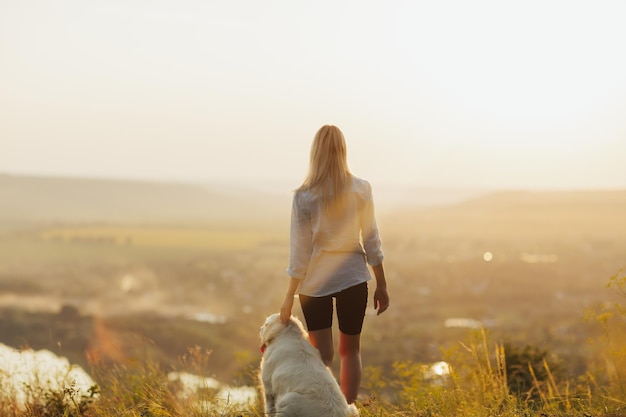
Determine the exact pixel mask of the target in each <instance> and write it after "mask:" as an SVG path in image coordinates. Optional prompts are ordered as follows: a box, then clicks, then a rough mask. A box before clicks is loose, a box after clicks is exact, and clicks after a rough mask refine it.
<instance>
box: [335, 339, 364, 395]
mask: <svg viewBox="0 0 626 417" xmlns="http://www.w3.org/2000/svg"><path fill="white" fill-rule="evenodd" d="M339 357H340V359H341V371H340V381H341V384H340V385H341V391H342V392H343V395H344V396H345V397H346V400H347V401H348V403H349V404H350V403H353V402H354V401H355V400H356V398H357V395H358V394H359V387H360V385H361V373H362V370H361V366H362V365H361V335H360V334H357V335H348V334H345V333H343V332H341V331H340V332H339Z"/></svg>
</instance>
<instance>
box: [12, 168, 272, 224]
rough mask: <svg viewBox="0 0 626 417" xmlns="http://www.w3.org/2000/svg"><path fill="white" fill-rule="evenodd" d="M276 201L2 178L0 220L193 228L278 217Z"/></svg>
mask: <svg viewBox="0 0 626 417" xmlns="http://www.w3.org/2000/svg"><path fill="white" fill-rule="evenodd" d="M276 200H280V198H278V199H276V198H273V196H269V197H268V196H266V195H264V194H263V195H262V194H261V193H257V192H255V191H254V190H229V189H226V188H219V189H218V187H209V186H202V185H194V184H183V183H159V182H141V181H125V180H110V179H85V178H61V177H29V176H12V175H0V221H23V222H30V221H36V222H41V221H45V222H124V223H136V222H185V223H189V222H211V221H215V220H220V221H223V220H229V219H231V220H232V219H258V218H259V217H266V216H270V215H271V214H272V213H275V212H276V210H277V209H278V207H277V204H276ZM280 201H281V202H282V200H280ZM251 207H253V208H254V209H253V210H251Z"/></svg>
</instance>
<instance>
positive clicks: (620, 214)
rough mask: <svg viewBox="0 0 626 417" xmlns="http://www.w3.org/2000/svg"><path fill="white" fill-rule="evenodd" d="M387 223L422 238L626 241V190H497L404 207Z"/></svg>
mask: <svg viewBox="0 0 626 417" xmlns="http://www.w3.org/2000/svg"><path fill="white" fill-rule="evenodd" d="M383 221H384V223H385V224H386V226H388V227H389V228H391V229H393V231H394V232H398V233H402V232H403V230H402V229H403V228H404V232H405V233H415V235H417V236H419V235H420V234H427V235H432V234H433V233H434V234H440V235H441V234H447V235H449V236H451V237H455V236H456V237H467V236H470V235H471V236H477V237H478V236H485V237H488V236H489V237H494V236H501V237H503V238H513V239H514V238H515V237H516V236H519V237H521V236H529V235H533V236H538V235H544V236H553V237H558V236H560V237H561V238H565V239H567V237H568V236H570V237H574V236H576V237H584V236H612V237H617V238H620V240H625V241H626V190H613V191H609V190H598V191H498V192H492V193H488V194H485V195H481V196H478V197H474V198H470V199H467V200H465V201H462V202H459V203H456V204H450V205H446V206H440V207H434V208H433V207H429V208H415V209H405V210H399V211H397V212H396V213H394V215H393V216H392V217H391V216H389V217H387V218H385V219H384V220H383ZM387 223H388V225H387Z"/></svg>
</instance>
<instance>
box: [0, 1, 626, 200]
mask: <svg viewBox="0 0 626 417" xmlns="http://www.w3.org/2000/svg"><path fill="white" fill-rule="evenodd" d="M625 21H626V2H625V1H622V0H618V1H601V0H599V1H591V0H589V1H571V0H565V1H550V0H541V1H529V0H525V1H502V0H498V1H490V2H489V1H466V0H463V1H421V2H420V1H298V0H284V1H273V0H262V1H259V0H229V1H210V0H177V1H173V0H170V1H157V0H102V1H100V0H98V1H91V0H54V1H50V0H41V1H31V0H0V173H1V172H5V173H15V174H18V173H29V174H54V175H71V176H97V177H116V178H140V179H159V180H163V179H165V180H191V181H216V180H218V181H220V180H228V181H233V180H241V179H243V180H250V181H258V180H262V181H267V182H274V181H280V182H284V183H288V184H291V185H293V186H296V185H297V184H298V183H299V182H300V181H301V179H302V178H303V176H304V174H305V172H306V169H307V164H308V152H309V147H310V143H311V140H312V138H313V135H314V133H315V131H316V130H317V129H318V128H319V127H320V126H321V125H322V124H326V123H332V124H336V125H338V126H339V127H340V128H341V129H342V130H343V131H344V134H345V135H346V139H347V142H348V157H349V162H350V165H351V167H352V169H353V171H354V172H355V173H356V174H357V175H360V176H362V177H365V178H367V179H369V180H371V181H372V182H374V183H402V184H406V183H415V184H417V185H430V186H440V185H443V186H453V187H465V186H472V187H498V188H508V187H516V188H519V187H522V188H562V187H566V188H590V187H603V188H605V187H621V188H626V53H625V48H626V24H624V22H625Z"/></svg>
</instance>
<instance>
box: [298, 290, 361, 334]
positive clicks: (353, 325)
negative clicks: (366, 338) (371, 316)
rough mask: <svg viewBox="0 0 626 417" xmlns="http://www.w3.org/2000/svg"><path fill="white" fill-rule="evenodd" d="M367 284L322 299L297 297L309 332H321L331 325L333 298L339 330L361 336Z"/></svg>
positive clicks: (305, 296)
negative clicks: (335, 304)
mask: <svg viewBox="0 0 626 417" xmlns="http://www.w3.org/2000/svg"><path fill="white" fill-rule="evenodd" d="M367 297H368V294H367V282H364V283H362V284H358V285H355V286H354V287H350V288H347V289H345V290H343V291H340V292H338V293H335V294H331V295H327V296H324V297H309V296H308V295H302V294H300V295H299V298H300V305H301V306H302V313H304V320H305V321H306V327H307V329H308V330H309V331H315V330H323V329H328V328H330V327H332V325H333V298H335V299H336V300H337V321H338V322H339V330H341V332H342V333H344V334H347V335H352V336H354V335H357V334H361V329H362V328H363V319H364V318H365V308H366V307H367Z"/></svg>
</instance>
